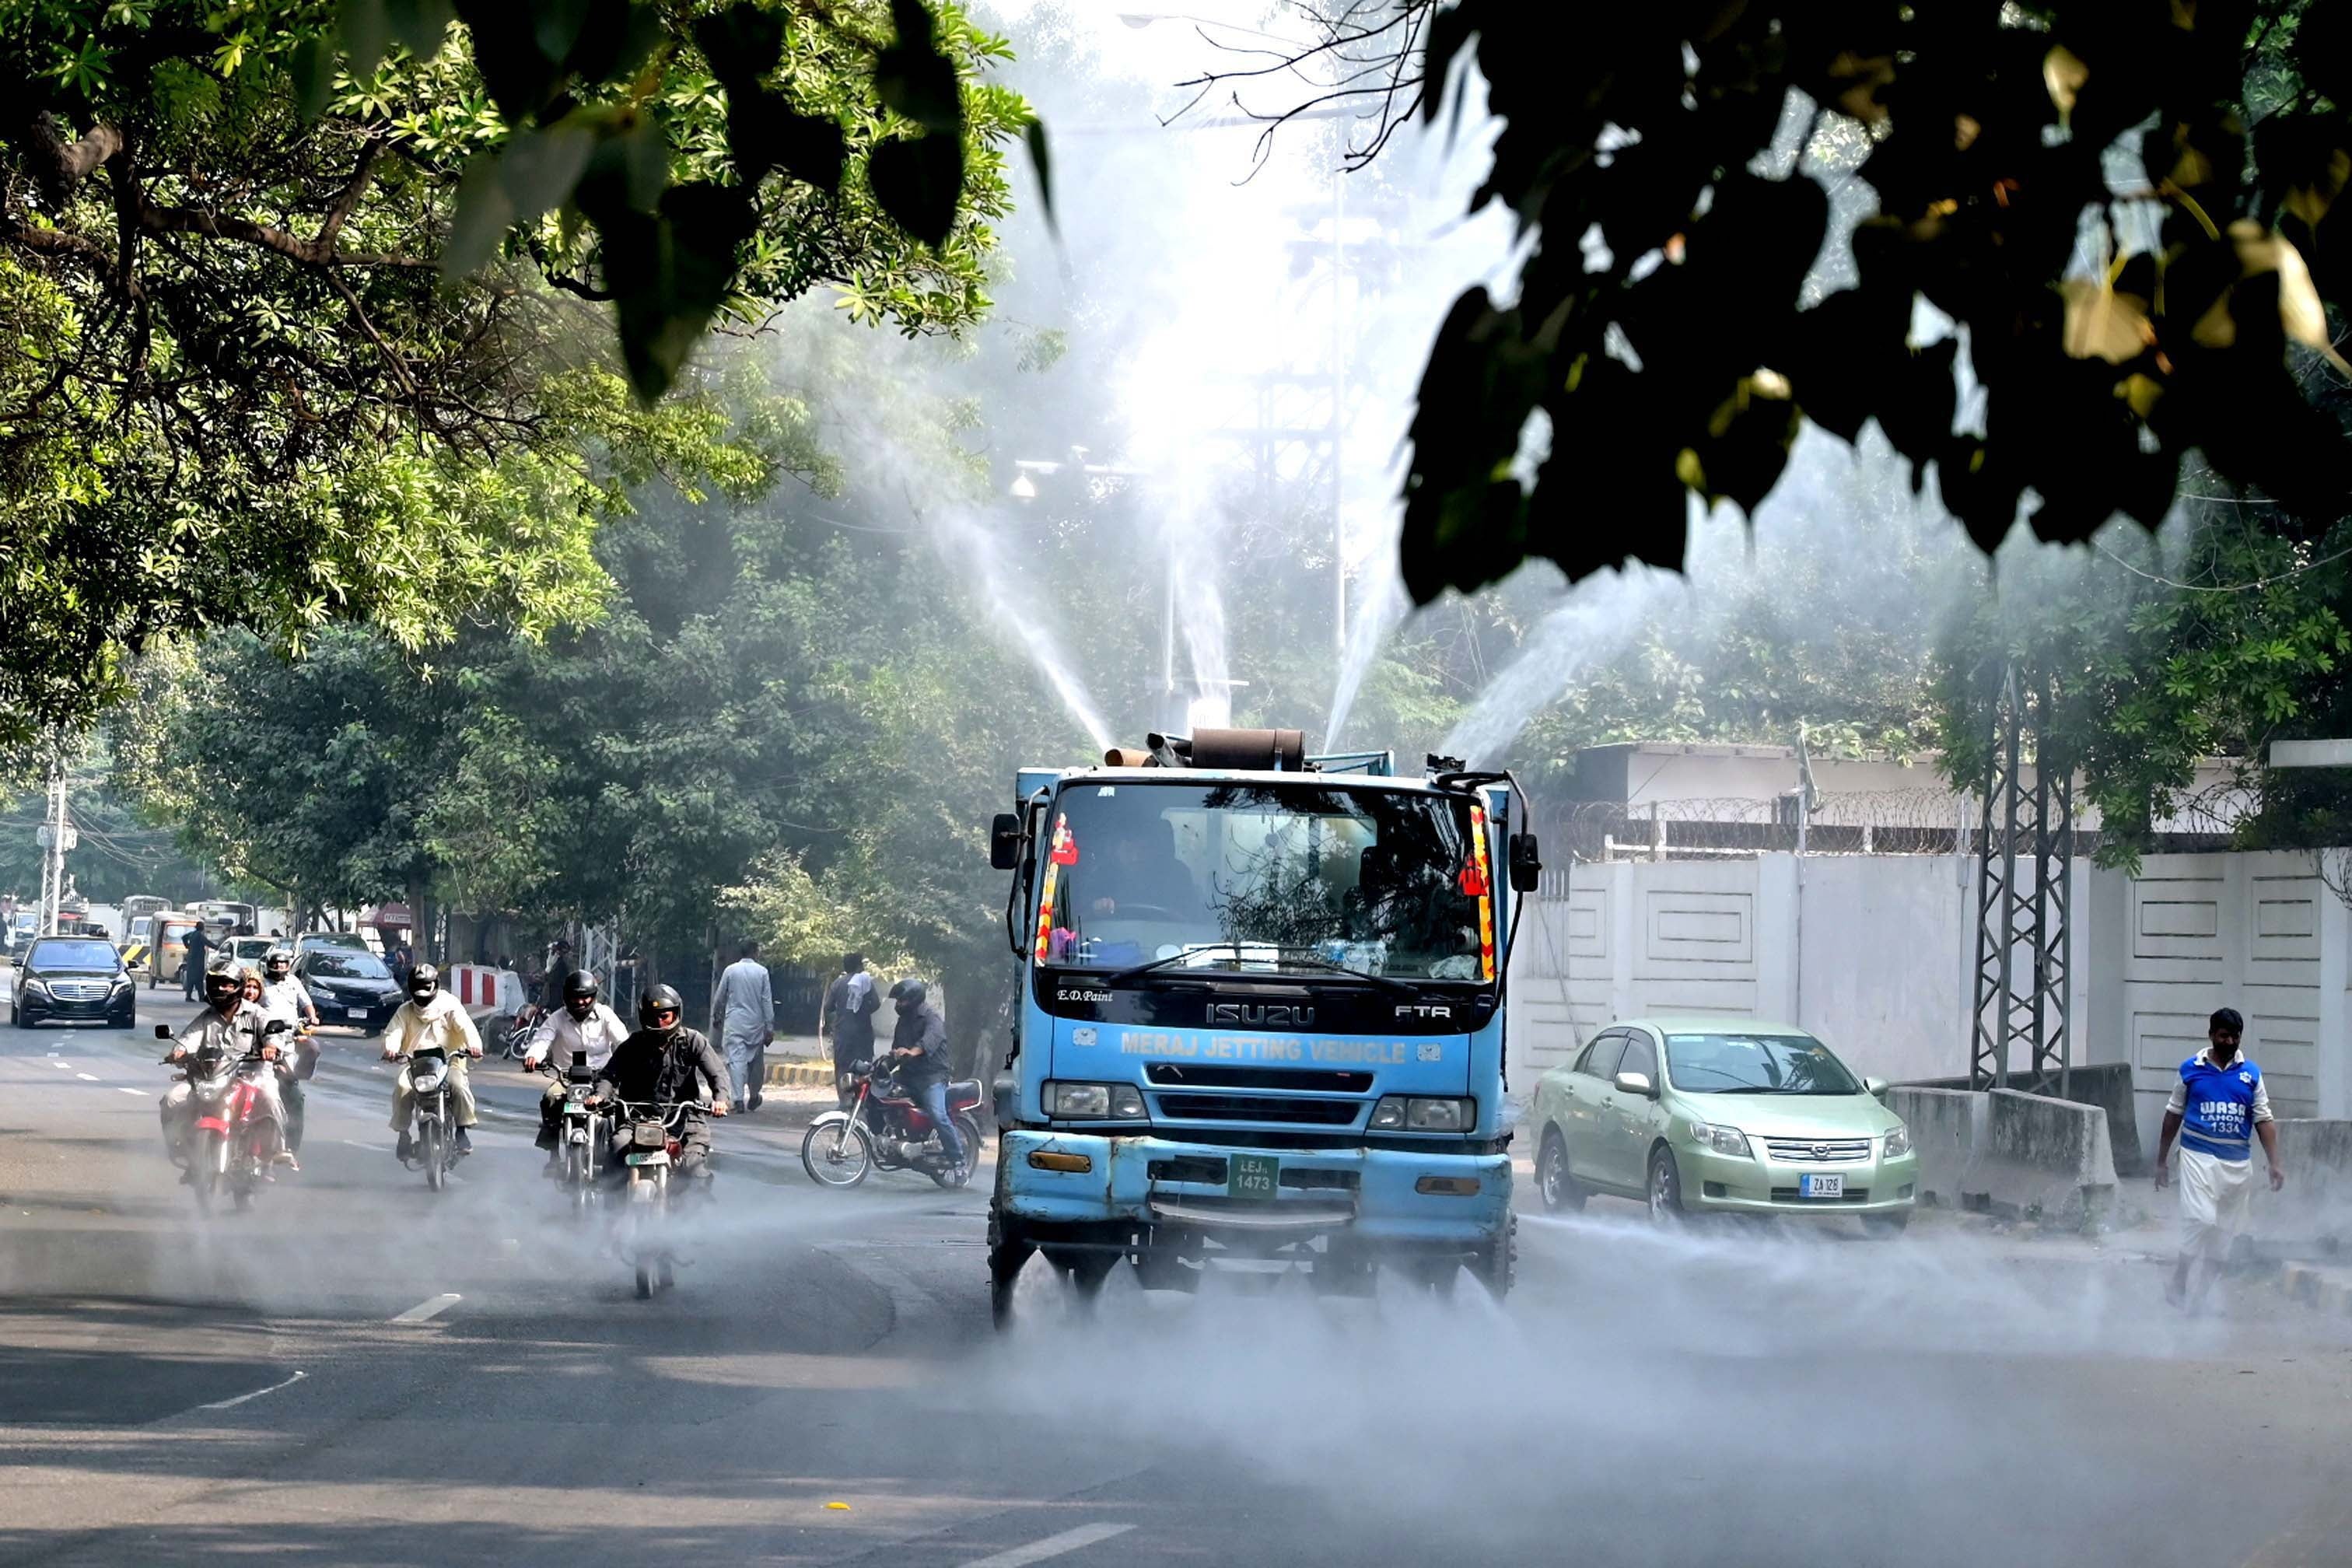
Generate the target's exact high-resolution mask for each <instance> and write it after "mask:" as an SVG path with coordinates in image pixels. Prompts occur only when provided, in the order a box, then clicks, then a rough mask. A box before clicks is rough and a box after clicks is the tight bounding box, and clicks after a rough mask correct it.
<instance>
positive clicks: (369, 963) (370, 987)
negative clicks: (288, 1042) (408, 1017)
mask: <svg viewBox="0 0 2352 1568" xmlns="http://www.w3.org/2000/svg"><path fill="white" fill-rule="evenodd" d="M294 976H295V978H296V979H298V980H299V981H301V982H302V989H303V990H305V991H307V992H309V993H310V1005H312V1006H314V1007H316V1008H318V1009H319V1022H320V1023H321V1024H349V1025H351V1026H353V1027H355V1028H357V1029H358V1030H360V1031H361V1032H362V1034H369V1035H380V1034H382V1033H383V1026H385V1025H386V1024H388V1023H390V1022H392V1016H393V1014H394V1012H395V1011H397V1010H398V1008H399V1006H400V1004H401V1002H402V1000H403V998H402V996H401V994H400V984H399V982H397V981H395V980H394V979H393V977H392V971H391V970H390V969H387V968H386V967H384V962H383V959H381V958H378V957H377V956H376V955H375V954H374V953H372V952H354V951H352V949H350V948H347V947H311V948H306V949H304V950H303V952H302V955H301V956H300V957H299V958H298V959H296V960H295V961H294Z"/></svg>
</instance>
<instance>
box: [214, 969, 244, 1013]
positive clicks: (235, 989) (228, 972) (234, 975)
mask: <svg viewBox="0 0 2352 1568" xmlns="http://www.w3.org/2000/svg"><path fill="white" fill-rule="evenodd" d="M244 992H245V969H244V966H243V965H241V964H235V963H215V964H214V965H213V966H212V967H211V968H210V969H207V970H205V1001H207V1002H209V1003H211V1004H212V1005H214V1006H215V1007H217V1006H219V1005H221V1004H222V1003H223V1002H226V1000H228V999H229V998H230V997H232V996H237V995H242V994H244Z"/></svg>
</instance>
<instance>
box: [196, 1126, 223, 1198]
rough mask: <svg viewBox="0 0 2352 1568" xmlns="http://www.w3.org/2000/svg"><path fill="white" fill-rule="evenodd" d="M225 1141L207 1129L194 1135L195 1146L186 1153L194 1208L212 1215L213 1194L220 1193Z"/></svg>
mask: <svg viewBox="0 0 2352 1568" xmlns="http://www.w3.org/2000/svg"><path fill="white" fill-rule="evenodd" d="M227 1142H228V1141H227V1140H226V1139H225V1138H223V1137H222V1136H221V1135H220V1134H219V1133H217V1132H215V1131H212V1130H210V1129H209V1128H207V1129H205V1131H201V1132H199V1133H197V1134H196V1145H195V1147H194V1149H192V1150H191V1151H189V1153H188V1186H189V1189H190V1190H191V1191H193V1192H194V1194H196V1207H197V1208H198V1209H200V1210H202V1211H203V1212H204V1213H205V1214H210V1213H212V1208H213V1194H215V1193H217V1192H218V1191H220V1177H221V1165H222V1163H223V1162H222V1156H223V1154H224V1152H226V1146H227Z"/></svg>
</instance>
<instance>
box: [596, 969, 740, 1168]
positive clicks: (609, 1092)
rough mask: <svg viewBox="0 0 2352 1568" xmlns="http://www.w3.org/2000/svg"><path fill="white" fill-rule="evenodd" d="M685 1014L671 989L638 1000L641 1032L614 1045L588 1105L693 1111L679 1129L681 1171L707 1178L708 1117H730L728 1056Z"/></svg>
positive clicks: (650, 991)
mask: <svg viewBox="0 0 2352 1568" xmlns="http://www.w3.org/2000/svg"><path fill="white" fill-rule="evenodd" d="M685 1016H686V1003H685V1002H684V1000H683V999H681V998H680V997H679V995H678V994H677V992H676V991H674V990H672V989H671V988H670V987H669V986H667V985H656V986H653V987H651V988H650V989H648V990H647V991H646V994H644V996H643V997H641V998H640V999H639V1000H638V1002H637V1032H636V1033H635V1034H634V1035H631V1036H630V1037H628V1038H627V1039H625V1040H623V1041H622V1042H621V1043H620V1044H619V1045H618V1046H616V1047H614V1049H613V1054H612V1056H611V1058H609V1059H607V1060H606V1061H605V1063H604V1067H603V1068H599V1069H598V1071H597V1073H596V1082H595V1086H594V1088H593V1089H592V1090H591V1091H590V1093H589V1097H588V1103H589V1104H591V1105H604V1104H606V1103H608V1102H610V1101H612V1100H627V1101H629V1102H630V1103H631V1104H635V1105H677V1104H683V1105H686V1106H688V1107H689V1109H688V1111H687V1113H686V1117H685V1121H684V1124H683V1125H682V1126H681V1128H680V1129H679V1131H678V1142H679V1144H680V1148H679V1152H678V1159H677V1173H678V1174H679V1175H681V1176H692V1177H697V1178H699V1179H703V1180H708V1179H709V1175H710V1128H709V1118H710V1117H713V1116H724V1115H726V1114H727V1102H728V1098H729V1088H728V1078H727V1058H724V1057H722V1056H720V1055H719V1053H718V1052H717V1051H716V1050H713V1049H712V1048H711V1045H710V1040H709V1037H708V1036H706V1035H704V1034H703V1033H702V1031H701V1030H699V1029H689V1028H686V1027H684V1026H682V1024H681V1020H682V1019H683V1018H684V1017H685ZM698 1080H699V1081H698ZM704 1088H708V1089H709V1095H710V1103H709V1105H708V1106H704V1105H701V1104H699V1103H698V1098H699V1091H700V1090H701V1089H704Z"/></svg>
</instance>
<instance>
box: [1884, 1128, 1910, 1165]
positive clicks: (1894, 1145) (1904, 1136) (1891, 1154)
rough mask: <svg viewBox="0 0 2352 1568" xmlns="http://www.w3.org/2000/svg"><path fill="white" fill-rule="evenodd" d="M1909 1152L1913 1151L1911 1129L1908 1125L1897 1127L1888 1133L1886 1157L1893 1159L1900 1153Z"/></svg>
mask: <svg viewBox="0 0 2352 1568" xmlns="http://www.w3.org/2000/svg"><path fill="white" fill-rule="evenodd" d="M1909 1152H1911V1129H1909V1128H1908V1127H1897V1128H1895V1131H1892V1132H1889V1133H1888V1134H1887V1135H1886V1157H1887V1158H1888V1159H1890V1160H1892V1159H1894V1158H1895V1156H1896V1155H1898V1154H1908V1153H1909Z"/></svg>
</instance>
